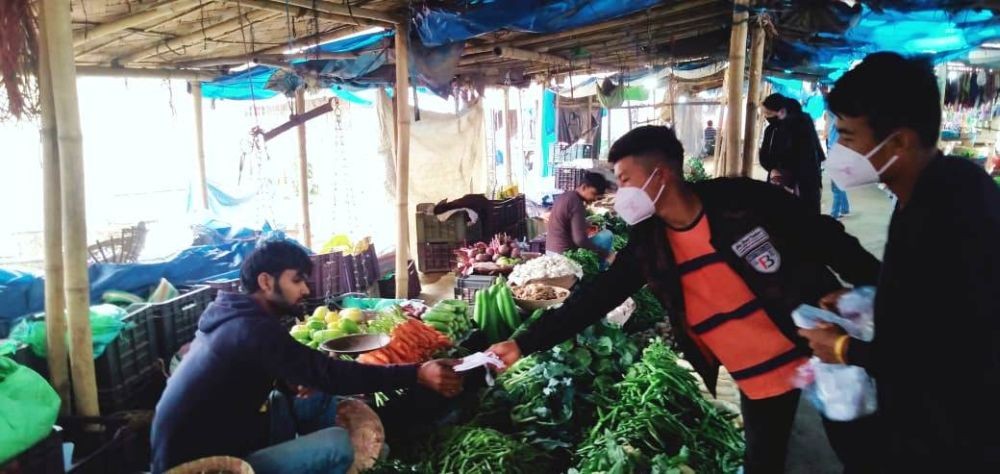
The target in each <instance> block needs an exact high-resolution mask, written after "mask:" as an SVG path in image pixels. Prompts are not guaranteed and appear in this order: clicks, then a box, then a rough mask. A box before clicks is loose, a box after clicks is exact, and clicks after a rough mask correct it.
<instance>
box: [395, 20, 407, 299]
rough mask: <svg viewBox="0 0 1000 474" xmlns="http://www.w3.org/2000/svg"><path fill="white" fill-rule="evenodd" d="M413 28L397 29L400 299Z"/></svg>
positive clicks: (403, 286)
mask: <svg viewBox="0 0 1000 474" xmlns="http://www.w3.org/2000/svg"><path fill="white" fill-rule="evenodd" d="M409 43H410V26H409V24H407V23H405V22H401V23H400V24H399V25H397V26H396V87H395V89H393V90H394V91H395V94H396V110H397V112H396V224H397V225H398V229H397V234H396V298H407V297H408V293H409V280H410V273H409V263H410V212H409V193H410V121H411V120H412V118H411V117H412V114H411V113H410V98H409V97H408V95H409V92H410V69H409V52H410V44H409Z"/></svg>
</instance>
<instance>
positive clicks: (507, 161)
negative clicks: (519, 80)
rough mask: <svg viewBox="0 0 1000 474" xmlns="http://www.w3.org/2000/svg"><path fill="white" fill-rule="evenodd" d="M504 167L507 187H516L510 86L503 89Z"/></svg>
mask: <svg viewBox="0 0 1000 474" xmlns="http://www.w3.org/2000/svg"><path fill="white" fill-rule="evenodd" d="M503 131H504V147H503V166H504V172H505V173H506V174H507V186H513V185H514V155H512V154H511V152H510V140H511V133H513V130H511V128H510V86H504V87H503Z"/></svg>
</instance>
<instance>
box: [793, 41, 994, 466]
mask: <svg viewBox="0 0 1000 474" xmlns="http://www.w3.org/2000/svg"><path fill="white" fill-rule="evenodd" d="M827 103H828V106H829V108H830V111H831V112H832V113H833V114H834V115H835V116H836V127H837V131H838V132H839V133H840V137H839V139H838V141H837V144H836V145H834V146H833V147H832V148H831V150H830V153H829V155H830V157H829V161H828V163H827V173H828V174H829V175H830V177H831V178H832V179H833V180H834V181H835V182H836V183H837V184H838V185H839V186H841V187H843V188H845V189H846V188H854V187H859V186H864V185H871V184H875V183H878V182H879V181H881V182H883V183H885V184H886V185H887V186H888V187H889V189H890V190H891V191H892V192H893V193H894V194H895V195H896V196H897V198H898V202H897V205H896V208H895V211H894V213H893V216H892V220H891V223H890V225H889V235H888V241H887V242H886V247H885V256H884V260H883V266H882V275H881V277H880V278H879V284H878V292H877V295H876V299H875V339H874V340H873V341H872V342H871V343H865V342H862V341H858V340H853V339H851V338H849V337H848V336H846V335H845V334H843V332H841V331H839V330H837V329H835V328H832V327H828V328H824V329H816V330H809V331H802V334H803V335H804V336H805V337H807V338H808V339H809V340H810V343H811V346H812V347H813V349H814V351H815V353H816V354H817V356H819V357H820V358H822V359H823V360H824V361H826V362H830V363H847V364H852V365H857V366H861V367H864V368H866V369H867V370H868V372H869V374H871V375H872V376H873V377H874V378H875V383H876V386H877V389H878V412H877V414H876V415H877V418H878V426H879V428H880V431H879V434H878V436H877V437H876V439H877V441H878V453H879V454H880V461H881V464H880V465H879V467H881V468H882V469H884V470H885V471H887V472H1000V433H998V431H997V429H996V427H997V423H998V422H1000V408H998V407H997V403H996V396H997V393H1000V245H998V243H1000V189H998V188H997V185H996V184H995V183H994V182H993V180H991V179H990V178H989V176H987V174H986V173H985V172H984V171H983V170H982V168H980V167H978V166H976V165H975V164H973V163H972V162H971V161H969V160H966V159H961V158H950V157H944V156H942V154H941V152H940V151H938V150H937V148H936V144H937V140H938V136H939V133H940V129H941V102H940V92H939V90H938V86H937V80H936V78H935V76H934V72H933V70H932V69H931V66H930V65H929V64H928V63H927V62H925V61H923V60H920V59H907V58H904V57H902V56H900V55H898V54H895V53H876V54H873V55H870V56H868V57H867V58H865V60H864V61H862V62H861V63H860V64H859V65H858V66H857V67H855V68H854V69H853V70H851V71H849V72H847V73H846V74H844V76H843V77H841V78H840V79H839V80H838V81H837V83H836V85H835V86H834V89H833V91H832V92H830V94H829V96H828V98H827ZM839 296H840V294H839V293H834V294H831V295H830V296H829V297H828V298H825V301H824V303H825V306H827V307H829V308H830V309H834V310H835V303H836V300H837V298H838V297H839Z"/></svg>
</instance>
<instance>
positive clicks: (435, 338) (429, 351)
mask: <svg viewBox="0 0 1000 474" xmlns="http://www.w3.org/2000/svg"><path fill="white" fill-rule="evenodd" d="M447 347H451V339H448V337H447V336H445V335H444V334H441V333H440V332H437V331H435V330H434V329H433V328H431V327H430V326H427V325H426V324H424V323H421V322H420V321H418V320H416V319H407V320H406V321H405V322H403V323H402V324H400V325H398V326H396V328H395V329H393V330H392V335H391V339H390V340H389V345H387V346H385V347H383V348H381V349H378V350H375V351H371V352H368V353H366V354H361V355H360V356H358V362H361V363H363V364H374V365H389V364H414V363H419V362H426V361H428V360H430V359H431V356H433V355H434V353H435V352H437V351H439V350H441V349H444V348H447Z"/></svg>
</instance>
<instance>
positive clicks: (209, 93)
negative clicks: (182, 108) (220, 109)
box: [201, 66, 278, 100]
mask: <svg viewBox="0 0 1000 474" xmlns="http://www.w3.org/2000/svg"><path fill="white" fill-rule="evenodd" d="M275 71H276V69H274V68H270V67H267V66H255V67H252V68H250V69H247V70H246V71H243V72H240V73H237V74H231V75H228V76H223V77H220V78H218V79H215V80H214V81H211V82H203V83H202V84H201V95H202V96H204V97H206V98H209V99H230V100H250V99H256V100H263V99H270V98H271V97H274V96H276V95H278V93H277V92H275V91H272V90H269V89H268V88H267V87H266V86H267V83H268V81H270V80H271V75H273V74H274V72H275Z"/></svg>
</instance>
